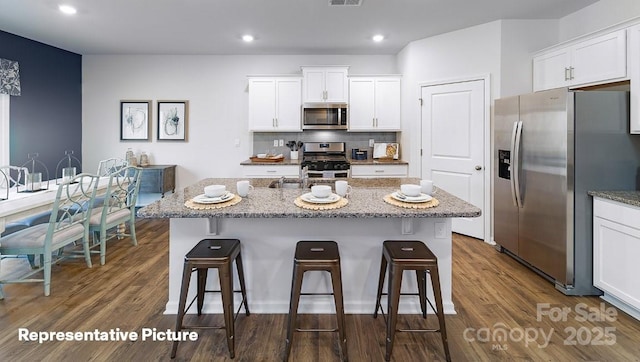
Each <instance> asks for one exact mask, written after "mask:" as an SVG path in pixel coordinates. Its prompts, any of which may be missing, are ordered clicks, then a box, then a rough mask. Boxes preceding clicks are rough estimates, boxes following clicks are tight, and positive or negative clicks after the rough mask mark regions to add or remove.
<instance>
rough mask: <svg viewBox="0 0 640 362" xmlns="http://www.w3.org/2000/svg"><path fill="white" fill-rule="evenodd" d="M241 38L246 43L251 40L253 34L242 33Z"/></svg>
mask: <svg viewBox="0 0 640 362" xmlns="http://www.w3.org/2000/svg"><path fill="white" fill-rule="evenodd" d="M242 40H244V41H245V42H247V43H251V42H252V41H253V35H249V34H247V35H243V36H242Z"/></svg>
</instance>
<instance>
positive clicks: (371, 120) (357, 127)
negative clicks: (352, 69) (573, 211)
mask: <svg viewBox="0 0 640 362" xmlns="http://www.w3.org/2000/svg"><path fill="white" fill-rule="evenodd" d="M348 123H349V130H350V131H399V130H400V77H399V76H388V77H351V78H349V117H348Z"/></svg>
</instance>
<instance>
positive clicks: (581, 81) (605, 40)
mask: <svg viewBox="0 0 640 362" xmlns="http://www.w3.org/2000/svg"><path fill="white" fill-rule="evenodd" d="M626 49H627V43H626V31H625V30H624V29H622V30H618V31H615V32H611V33H609V34H605V35H601V36H597V37H594V38H591V39H588V40H584V41H581V42H578V43H575V44H571V45H567V46H566V47H562V48H557V49H554V50H550V51H547V52H544V53H541V54H539V55H537V56H535V57H534V58H533V90H534V91H541V90H546V89H553V88H559V87H576V86H584V85H588V84H597V83H602V82H605V81H607V82H610V81H614V80H622V79H625V78H626V77H627V51H626Z"/></svg>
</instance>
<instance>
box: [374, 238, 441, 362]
mask: <svg viewBox="0 0 640 362" xmlns="http://www.w3.org/2000/svg"><path fill="white" fill-rule="evenodd" d="M387 266H388V268H389V280H388V283H387V284H388V292H387V293H382V289H383V288H382V287H383V283H384V277H385V274H386V271H387ZM405 270H413V271H415V273H416V279H417V281H418V292H417V293H401V292H400V288H401V285H402V274H403V272H404V271H405ZM427 273H429V275H430V276H431V285H432V287H433V295H434V299H435V304H436V306H435V308H434V306H433V304H432V303H431V301H429V299H427V292H426V274H427ZM384 294H386V295H387V297H388V299H387V318H386V319H385V322H386V324H387V338H386V354H385V360H386V361H389V360H390V359H391V353H392V351H393V343H394V339H395V332H398V331H399V332H440V335H441V337H442V344H443V347H444V352H445V357H446V360H447V361H451V356H450V354H449V344H448V341H447V332H446V327H445V321H444V310H443V306H442V295H441V292H440V278H439V276H438V259H437V258H436V256H435V254H433V252H432V251H431V249H429V248H428V247H427V246H426V245H425V244H424V243H423V242H422V241H419V240H386V241H384V242H383V243H382V259H381V261H380V277H379V279H378V293H377V299H376V310H375V312H374V313H373V317H374V318H376V317H377V316H378V310H382V305H381V304H380V298H381V297H382V295H384ZM401 295H417V296H418V297H419V298H420V309H421V311H422V316H423V318H427V303H428V304H429V306H430V307H431V308H432V309H433V310H434V312H435V313H436V315H437V317H438V324H439V329H413V330H396V322H397V320H398V304H399V301H400V296H401ZM383 314H384V313H383Z"/></svg>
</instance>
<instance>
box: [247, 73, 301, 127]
mask: <svg viewBox="0 0 640 362" xmlns="http://www.w3.org/2000/svg"><path fill="white" fill-rule="evenodd" d="M301 114H302V78H300V77H256V78H249V130H250V131H263V132H271V131H272V132H299V131H301V130H302V126H301Z"/></svg>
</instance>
